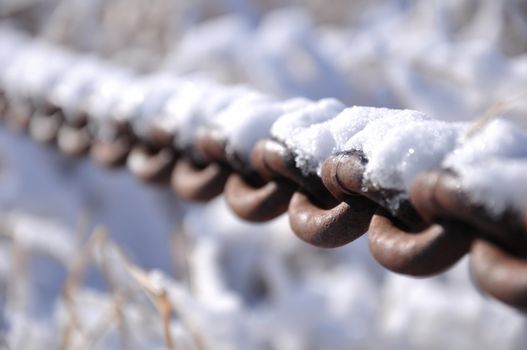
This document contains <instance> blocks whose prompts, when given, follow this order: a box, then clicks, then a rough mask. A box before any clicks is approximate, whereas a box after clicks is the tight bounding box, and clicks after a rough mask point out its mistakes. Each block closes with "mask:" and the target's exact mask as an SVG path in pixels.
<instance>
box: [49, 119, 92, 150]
mask: <svg viewBox="0 0 527 350" xmlns="http://www.w3.org/2000/svg"><path fill="white" fill-rule="evenodd" d="M90 145H91V136H90V133H89V131H88V129H87V128H86V127H74V126H71V125H68V124H62V126H61V127H60V129H59V132H58V135H57V146H58V148H59V150H60V151H61V152H62V153H63V154H64V155H66V156H69V157H79V156H82V155H84V154H86V153H88V150H89V149H90Z"/></svg>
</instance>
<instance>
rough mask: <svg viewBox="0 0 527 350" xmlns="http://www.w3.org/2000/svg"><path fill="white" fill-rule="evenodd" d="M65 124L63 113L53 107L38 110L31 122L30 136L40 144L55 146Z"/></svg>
mask: <svg viewBox="0 0 527 350" xmlns="http://www.w3.org/2000/svg"><path fill="white" fill-rule="evenodd" d="M62 122H63V118H62V115H61V112H60V110H59V109H57V108H52V107H51V106H49V107H46V108H44V109H43V110H37V111H35V113H33V116H32V117H31V119H30V120H29V126H28V129H29V135H31V137H32V138H33V139H34V140H35V141H37V142H40V143H43V144H49V145H51V144H55V143H56V141H57V135H58V133H59V129H60V126H61V124H62Z"/></svg>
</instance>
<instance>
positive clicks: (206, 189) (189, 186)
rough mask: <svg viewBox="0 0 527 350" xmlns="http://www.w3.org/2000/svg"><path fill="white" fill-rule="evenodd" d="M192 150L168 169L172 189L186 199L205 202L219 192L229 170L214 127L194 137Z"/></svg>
mask: <svg viewBox="0 0 527 350" xmlns="http://www.w3.org/2000/svg"><path fill="white" fill-rule="evenodd" d="M193 152H194V157H193V156H192V155H190V156H189V157H183V158H181V159H179V160H178V161H177V163H176V165H175V167H174V170H173V171H172V177H171V185H172V189H173V190H174V192H175V193H176V194H177V195H178V196H180V197H181V198H184V199H187V200H191V201H198V202H204V201H209V200H211V199H213V198H215V197H217V196H218V195H220V194H221V193H222V192H223V189H224V187H225V182H226V181H227V178H228V176H229V174H230V172H231V169H230V168H229V167H228V165H227V160H226V156H225V141H224V139H223V137H221V136H220V135H219V134H218V133H217V132H215V131H214V130H207V131H205V132H202V133H201V134H200V135H199V136H198V138H197V140H196V142H195V149H194V150H193ZM196 154H197V155H198V156H196Z"/></svg>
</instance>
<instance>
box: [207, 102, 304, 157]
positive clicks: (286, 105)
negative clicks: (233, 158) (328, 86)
mask: <svg viewBox="0 0 527 350" xmlns="http://www.w3.org/2000/svg"><path fill="white" fill-rule="evenodd" d="M310 104H312V101H310V100H307V99H304V98H296V99H289V100H285V101H276V100H275V99H272V98H270V97H266V98H261V99H257V100H255V99H253V98H241V99H240V100H238V101H236V102H234V103H232V104H231V105H230V106H229V107H228V108H226V109H224V110H223V111H222V112H221V113H219V114H218V116H217V117H216V118H214V119H213V120H212V121H211V125H212V126H215V127H216V128H217V129H218V130H219V131H220V132H221V133H222V134H223V135H224V137H225V138H226V140H227V145H226V151H227V154H230V155H232V154H236V155H237V156H240V157H242V159H244V160H245V161H246V162H248V161H249V155H250V152H251V150H252V149H253V147H254V145H255V144H256V143H257V142H258V141H259V140H261V139H263V138H266V137H269V136H270V129H271V126H272V125H273V123H274V122H275V121H276V120H277V119H278V118H279V117H281V116H282V115H284V114H287V113H291V112H294V111H297V110H301V109H304V108H306V107H308V106H309V105H310Z"/></svg>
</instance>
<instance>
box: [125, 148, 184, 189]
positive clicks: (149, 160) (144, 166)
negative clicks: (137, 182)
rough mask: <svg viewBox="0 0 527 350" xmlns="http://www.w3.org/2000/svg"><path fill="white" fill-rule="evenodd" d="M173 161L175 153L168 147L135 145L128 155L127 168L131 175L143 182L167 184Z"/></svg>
mask: <svg viewBox="0 0 527 350" xmlns="http://www.w3.org/2000/svg"><path fill="white" fill-rule="evenodd" d="M175 159H176V156H175V151H174V150H173V149H172V148H170V147H163V148H158V147H151V146H147V145H145V144H137V145H135V146H134V147H133V149H132V151H131V152H130V154H129V155H128V159H127V166H128V169H129V170H130V172H131V173H132V174H133V175H135V176H137V177H138V178H139V179H141V180H143V181H145V182H148V183H152V184H168V183H169V181H170V174H171V172H172V168H173V167H174V163H175Z"/></svg>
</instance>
